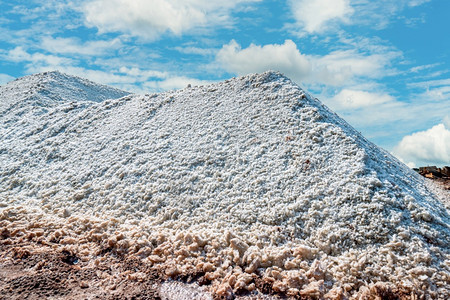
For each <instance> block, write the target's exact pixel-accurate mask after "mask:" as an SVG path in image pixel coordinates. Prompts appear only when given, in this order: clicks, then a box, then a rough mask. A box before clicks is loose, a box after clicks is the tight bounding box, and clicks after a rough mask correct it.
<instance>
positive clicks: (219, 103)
mask: <svg viewBox="0 0 450 300" xmlns="http://www.w3.org/2000/svg"><path fill="white" fill-rule="evenodd" d="M55 74H56V75H55ZM55 76H56V77H55ZM55 78H56V79H55ZM52 80H53V82H54V84H53V85H48V84H47V82H48V81H52ZM58 82H63V83H64V84H62V85H58ZM71 82H76V83H77V84H73V85H72V84H71ZM80 82H84V81H82V80H81V79H77V78H73V77H70V76H66V75H62V74H60V73H50V75H48V74H46V75H43V74H40V75H35V76H34V77H33V76H31V77H26V78H23V79H19V80H17V81H15V82H12V83H9V84H7V85H5V86H2V87H0V96H1V101H0V109H1V110H0V118H1V123H0V137H1V141H2V144H1V145H0V201H1V203H2V205H1V207H0V216H1V218H0V221H2V222H4V224H5V226H7V228H11V229H12V228H13V227H14V226H17V225H18V224H19V223H17V222H19V220H20V218H22V217H23V216H24V215H26V214H30V213H29V212H27V211H32V212H33V214H35V215H38V214H40V215H44V216H47V217H46V218H42V220H51V219H52V218H53V219H58V218H59V219H58V220H60V221H58V222H60V224H72V225H71V226H70V227H69V229H70V230H68V231H67V232H66V231H64V232H63V231H60V232H58V233H57V232H51V235H52V237H51V238H52V239H54V240H59V241H61V242H63V243H65V244H66V246H67V247H77V246H76V245H75V244H74V243H75V242H76V241H77V240H76V235H82V236H84V235H86V238H84V239H80V240H78V241H86V243H94V244H98V245H101V244H102V243H106V245H107V246H108V247H110V248H111V249H114V251H116V252H117V253H120V254H121V255H137V256H139V257H140V258H141V259H143V261H144V262H146V263H148V264H151V265H153V266H156V267H158V268H161V270H164V273H165V274H167V276H169V277H174V278H176V277H177V276H179V275H180V274H189V273H198V272H202V273H204V274H205V275H204V278H205V279H206V280H208V281H210V282H211V283H212V285H211V289H212V291H215V292H216V293H218V294H223V295H225V296H226V295H230V294H232V293H235V292H237V291H240V290H245V289H247V290H250V291H251V290H254V289H256V286H257V285H256V283H258V282H259V281H262V282H265V283H266V284H269V285H270V286H271V287H272V289H273V290H275V291H278V292H280V293H284V294H287V295H292V296H303V297H331V298H336V299H339V298H340V297H341V298H342V297H359V296H366V297H369V296H370V295H374V294H376V293H377V291H379V290H380V289H381V290H383V291H388V290H390V291H395V292H396V293H397V294H396V295H403V294H405V295H406V294H408V293H409V294H408V295H411V293H413V294H417V295H422V296H424V295H428V296H429V297H431V298H442V299H444V298H448V297H450V292H449V288H448V287H449V286H450V282H449V278H450V272H449V268H450V251H449V250H450V249H449V242H448V241H449V240H450V230H449V220H450V218H449V214H448V210H447V208H445V207H444V205H442V203H441V202H440V201H438V200H437V198H436V197H435V195H434V193H433V192H432V191H430V189H429V188H428V187H427V185H426V184H425V183H424V180H423V179H422V178H420V177H419V176H418V175H417V174H415V173H414V172H412V171H411V170H410V169H408V168H407V167H406V166H405V165H403V164H402V163H400V162H399V161H398V160H397V159H395V158H394V157H392V156H391V155H390V154H389V153H387V152H386V151H384V150H382V149H380V148H378V147H377V146H375V145H374V144H372V143H371V142H369V141H368V140H366V139H365V138H364V137H362V136H361V135H360V134H359V133H358V132H357V131H355V130H354V129H353V128H352V127H351V126H349V125H348V124H347V123H346V122H345V121H344V120H342V119H341V118H340V117H338V116H337V115H336V114H334V113H333V112H331V111H330V110H329V109H328V108H326V107H325V106H324V105H323V104H321V103H320V102H319V101H318V100H317V99H315V98H313V97H311V96H310V95H309V94H307V93H306V92H305V91H303V90H302V89H301V88H299V87H298V86H297V85H296V84H294V83H293V82H292V81H290V80H289V79H288V78H286V77H284V76H283V75H281V74H280V73H276V72H266V73H263V74H254V75H248V76H244V77H241V78H234V79H230V80H227V81H225V82H221V83H216V84H212V85H209V86H201V87H191V88H188V89H184V90H179V91H173V92H167V93H162V94H153V95H145V96H142V95H128V96H126V95H127V93H125V92H121V91H117V90H112V89H111V90H108V89H107V88H106V87H98V88H97V87H96V86H95V85H94V84H92V83H89V84H85V85H80V84H78V83H80ZM36 86H38V87H39V88H35V87H36ZM71 86H76V87H77V88H79V90H77V89H73V88H69V90H70V93H68V94H66V95H65V94H64V87H71ZM60 87H61V88H60ZM85 90H88V91H89V92H86V93H85V92H84V91H85ZM30 91H31V92H30ZM76 91H78V92H76ZM92 91H94V92H92ZM49 95H51V97H50V96H49ZM96 95H98V96H96ZM110 96H112V97H110ZM122 96H125V97H123V98H119V97H122ZM105 98H118V99H110V100H105V101H98V102H97V100H103V99H105ZM88 100H91V101H88ZM36 103H38V104H39V105H36ZM18 207H21V208H20V209H19V208H18ZM81 216H82V217H83V218H80V217H81ZM28 217H29V218H33V215H29V216H28ZM97 218H100V219H103V220H108V222H107V223H104V224H106V225H102V226H100V225H99V224H98V223H99V222H98V221H95V220H97ZM75 220H76V221H75ZM83 220H84V221H83ZM29 222H34V221H32V219H30V220H29ZM48 222H50V221H48ZM55 222H56V221H55ZM40 224H41V227H45V226H47V225H46V224H44V222H43V221H42V222H41V223H40ZM58 224H59V223H58ZM74 224H77V225H74ZM92 224H96V225H95V228H96V229H95V231H92V227H93V225H92ZM61 226H62V225H61ZM21 228H22V227H21ZM111 228H114V230H112V229H111ZM8 230H9V229H8ZM27 230H28V229H26V228H25V229H19V231H17V232H16V235H17V236H20V235H21V234H24V233H25V232H27ZM70 232H73V233H74V234H73V235H72V234H71V233H70ZM8 235H10V236H11V237H12V235H13V234H12V233H8ZM38 235H41V233H37V232H36V233H33V237H35V238H38V237H37V236H38ZM106 237H108V238H106ZM39 238H41V239H45V238H47V237H46V236H42V235H41V236H40V237H39ZM48 238H49V239H50V233H49V236H48ZM138 241H139V242H138ZM80 247H81V246H80ZM98 247H100V246H98ZM94 248H95V247H94ZM83 249H88V248H87V247H86V248H83ZM83 249H80V250H78V251H85V250H83ZM75 250H76V249H75V248H74V251H75ZM83 253H84V252H83ZM86 255H87V252H86ZM92 259H94V258H92Z"/></svg>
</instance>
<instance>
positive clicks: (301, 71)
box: [216, 40, 311, 81]
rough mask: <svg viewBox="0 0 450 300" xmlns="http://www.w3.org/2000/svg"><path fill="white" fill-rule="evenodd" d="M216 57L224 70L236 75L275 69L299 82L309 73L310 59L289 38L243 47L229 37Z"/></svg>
mask: <svg viewBox="0 0 450 300" xmlns="http://www.w3.org/2000/svg"><path fill="white" fill-rule="evenodd" d="M216 59H217V61H218V62H219V63H221V65H222V66H223V67H224V68H225V69H226V70H227V71H229V72H233V73H237V74H238V75H244V74H248V73H259V72H264V71H267V70H277V71H281V72H283V73H285V74H286V75H287V76H289V77H291V78H292V79H294V80H298V81H300V80H302V79H304V78H305V77H306V76H308V75H309V74H310V73H311V64H310V62H309V61H308V59H307V58H306V56H305V55H303V54H301V53H300V51H299V50H298V49H297V45H296V44H295V43H294V42H293V41H291V40H286V41H285V42H284V44H282V45H277V44H269V45H265V46H257V45H254V44H251V45H250V46H249V47H248V48H245V49H242V48H241V46H240V45H239V44H238V43H236V41H234V40H232V41H231V42H230V43H229V44H227V45H224V46H223V47H222V49H220V51H219V52H218V53H217V56H216Z"/></svg>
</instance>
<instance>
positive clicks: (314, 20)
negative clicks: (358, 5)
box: [289, 0, 354, 33]
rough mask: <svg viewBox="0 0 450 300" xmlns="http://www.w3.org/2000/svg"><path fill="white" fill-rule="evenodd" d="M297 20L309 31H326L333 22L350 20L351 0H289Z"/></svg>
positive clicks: (351, 12) (351, 11)
mask: <svg viewBox="0 0 450 300" xmlns="http://www.w3.org/2000/svg"><path fill="white" fill-rule="evenodd" d="M289 6H290V8H291V10H292V13H293V15H294V18H295V20H296V22H297V23H298V24H299V25H300V26H301V27H302V28H303V29H304V30H305V31H306V32H308V33H321V32H323V31H326V30H327V29H328V28H329V26H330V25H331V24H332V23H333V22H336V21H338V22H343V23H348V22H349V16H351V15H352V14H353V12H354V10H353V8H352V7H351V6H350V0H299V1H298V0H297V1H295V0H289Z"/></svg>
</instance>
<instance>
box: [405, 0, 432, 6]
mask: <svg viewBox="0 0 450 300" xmlns="http://www.w3.org/2000/svg"><path fill="white" fill-rule="evenodd" d="M430 1H431V0H409V1H408V5H409V6H411V7H414V6H419V5H422V4H424V3H427V2H430Z"/></svg>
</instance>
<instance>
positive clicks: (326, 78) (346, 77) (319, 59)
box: [310, 49, 398, 86]
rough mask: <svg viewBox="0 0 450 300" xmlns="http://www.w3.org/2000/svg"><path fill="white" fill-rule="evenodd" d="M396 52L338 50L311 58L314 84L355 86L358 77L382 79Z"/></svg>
mask: <svg viewBox="0 0 450 300" xmlns="http://www.w3.org/2000/svg"><path fill="white" fill-rule="evenodd" d="M397 56H398V54H397V53H396V52H392V51H387V52H382V53H365V52H359V51H358V49H351V50H338V51H334V52H331V53H329V54H327V55H324V56H311V57H310V60H311V62H312V64H313V70H314V74H313V75H314V78H312V81H313V82H320V83H324V84H327V85H334V86H342V85H345V84H347V85H348V84H349V83H350V82H351V83H352V84H353V82H352V81H354V79H355V78H357V77H367V78H381V77H383V76H386V75H387V73H388V68H389V66H390V64H391V61H392V60H393V59H395V58H396V57H397ZM349 81H350V82H349Z"/></svg>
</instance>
